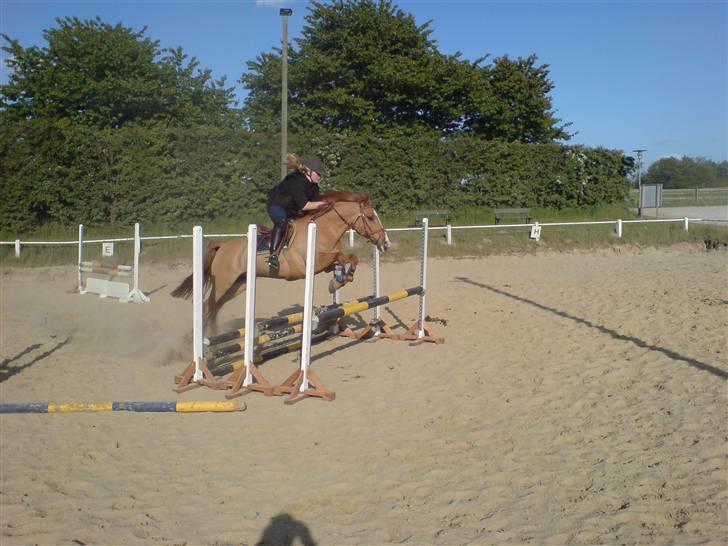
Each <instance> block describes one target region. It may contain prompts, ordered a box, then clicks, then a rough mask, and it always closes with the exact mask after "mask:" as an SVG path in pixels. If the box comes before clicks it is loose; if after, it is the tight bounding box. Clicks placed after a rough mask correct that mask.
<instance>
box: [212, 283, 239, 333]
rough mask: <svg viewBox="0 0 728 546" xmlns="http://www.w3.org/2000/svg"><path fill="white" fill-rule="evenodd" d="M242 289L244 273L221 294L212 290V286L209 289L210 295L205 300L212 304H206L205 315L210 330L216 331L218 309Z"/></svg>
mask: <svg viewBox="0 0 728 546" xmlns="http://www.w3.org/2000/svg"><path fill="white" fill-rule="evenodd" d="M244 289H245V275H241V276H240V277H238V279H237V280H236V282H234V283H233V284H231V285H230V286H229V287H228V288H227V289H226V290H225V292H223V293H222V294H218V293H217V291H216V290H214V288H213V290H211V291H210V297H209V298H208V300H207V301H208V302H212V304H210V305H209V306H208V308H207V314H206V315H205V316H206V317H207V320H208V323H209V324H210V328H211V330H210V331H211V332H217V314H218V313H219V311H220V309H222V307H223V305H225V304H226V303H227V302H229V301H230V300H231V299H233V298H234V297H235V296H237V295H238V294H239V293H240V292H242V291H243V290H244Z"/></svg>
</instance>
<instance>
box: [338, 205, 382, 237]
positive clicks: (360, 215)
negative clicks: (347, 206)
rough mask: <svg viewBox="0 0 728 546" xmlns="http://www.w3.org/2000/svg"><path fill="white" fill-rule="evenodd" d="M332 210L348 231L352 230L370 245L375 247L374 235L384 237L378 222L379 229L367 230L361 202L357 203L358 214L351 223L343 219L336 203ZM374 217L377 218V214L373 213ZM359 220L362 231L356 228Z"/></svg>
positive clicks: (367, 224)
mask: <svg viewBox="0 0 728 546" xmlns="http://www.w3.org/2000/svg"><path fill="white" fill-rule="evenodd" d="M332 208H333V210H334V212H336V215H337V216H338V217H339V218H340V219H341V221H342V222H344V224H346V227H348V228H349V229H353V230H354V231H356V232H357V233H359V234H360V235H362V236H364V237H365V238H366V239H367V240H368V241H369V242H370V243H372V244H375V245H376V244H377V241H376V239H375V238H374V237H375V236H376V235H379V233H384V234H385V237H386V232H385V230H384V226H383V225H382V222H381V221H380V222H379V225H380V226H381V227H379V228H377V229H374V230H372V229H370V228H369V221H368V220H367V217H366V214H364V203H363V202H361V201H360V202H359V213H358V214H357V215H356V217H355V218H354V219H353V220H351V221H349V220H347V219H346V218H344V216H342V214H341V213H340V212H339V210H338V209H337V208H336V203H334V206H333V207H332ZM374 215H375V216H377V213H376V212H374ZM377 218H378V216H377ZM360 220H361V222H362V226H363V229H362V230H361V231H360V230H358V229H357V228H356V225H357V222H359V221H360Z"/></svg>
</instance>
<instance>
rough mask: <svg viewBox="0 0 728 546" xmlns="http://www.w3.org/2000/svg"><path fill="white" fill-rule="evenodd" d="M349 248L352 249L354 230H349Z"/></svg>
mask: <svg viewBox="0 0 728 546" xmlns="http://www.w3.org/2000/svg"><path fill="white" fill-rule="evenodd" d="M349 248H354V230H353V229H350V230H349Z"/></svg>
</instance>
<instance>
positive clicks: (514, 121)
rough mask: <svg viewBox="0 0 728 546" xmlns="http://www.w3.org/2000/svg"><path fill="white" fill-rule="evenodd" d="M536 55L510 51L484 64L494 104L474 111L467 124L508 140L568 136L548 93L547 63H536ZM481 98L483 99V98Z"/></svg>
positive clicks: (491, 136) (534, 140)
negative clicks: (513, 54) (514, 54)
mask: <svg viewBox="0 0 728 546" xmlns="http://www.w3.org/2000/svg"><path fill="white" fill-rule="evenodd" d="M536 61H537V57H536V55H531V56H530V57H527V58H526V59H522V58H519V59H516V60H511V59H510V58H509V57H508V56H507V55H506V56H504V57H500V58H498V59H495V61H494V62H493V64H492V65H491V66H487V67H485V68H484V69H483V70H485V72H486V77H485V79H486V80H487V81H488V82H489V87H490V90H491V97H492V98H491V100H492V105H490V107H487V105H486V110H485V111H484V112H483V113H482V114H481V113H478V112H476V113H474V115H473V116H472V117H471V118H470V119H469V120H468V125H469V126H470V128H471V129H472V130H474V132H476V133H478V134H482V135H483V136H484V137H486V138H488V139H494V140H505V141H508V142H526V143H546V142H553V141H555V140H569V138H571V136H572V135H570V134H569V133H568V132H567V131H566V128H567V127H568V126H570V125H571V124H570V123H568V124H565V125H558V124H559V123H560V122H561V120H560V119H558V118H556V117H555V115H554V112H553V105H552V101H551V97H549V93H550V92H551V91H552V90H553V88H554V84H553V83H552V82H551V80H549V77H548V76H549V67H548V65H541V66H537V65H536ZM481 102H482V99H481Z"/></svg>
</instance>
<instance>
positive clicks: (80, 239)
mask: <svg viewBox="0 0 728 546" xmlns="http://www.w3.org/2000/svg"><path fill="white" fill-rule="evenodd" d="M83 232H84V228H83V224H78V291H79V292H81V293H83V292H82V291H83V272H82V271H81V262H83Z"/></svg>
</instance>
